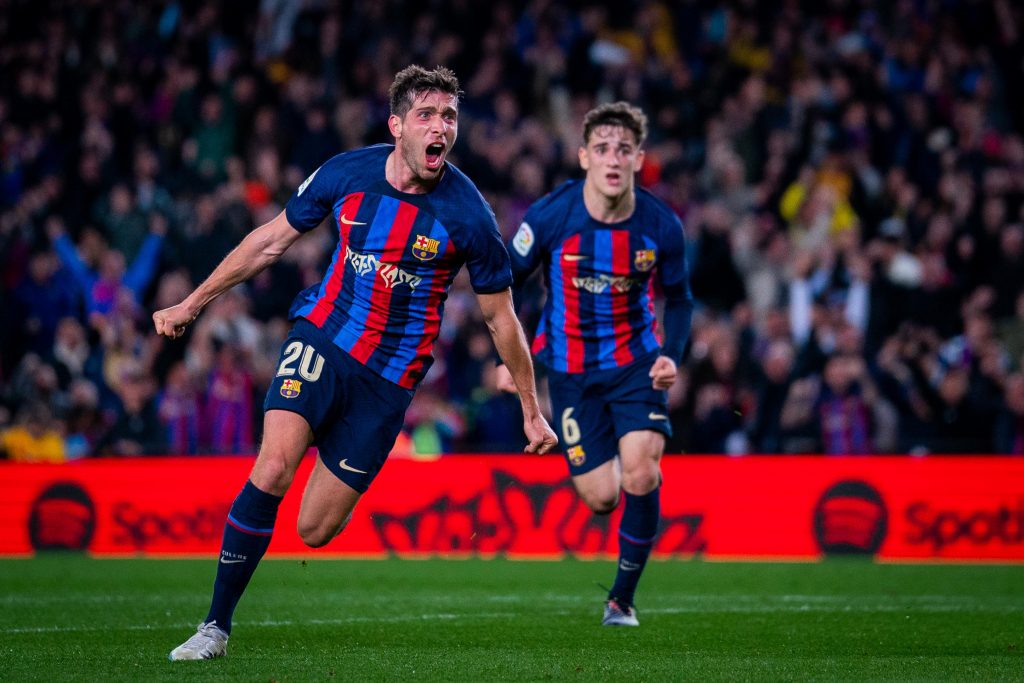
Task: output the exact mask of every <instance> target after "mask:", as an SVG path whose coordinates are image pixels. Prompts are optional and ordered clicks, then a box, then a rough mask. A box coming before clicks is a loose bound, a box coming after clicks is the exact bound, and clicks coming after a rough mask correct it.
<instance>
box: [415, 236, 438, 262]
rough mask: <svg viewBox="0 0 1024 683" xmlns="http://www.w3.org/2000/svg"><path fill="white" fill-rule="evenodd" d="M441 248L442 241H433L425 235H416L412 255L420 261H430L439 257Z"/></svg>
mask: <svg viewBox="0 0 1024 683" xmlns="http://www.w3.org/2000/svg"><path fill="white" fill-rule="evenodd" d="M440 246H441V240H433V239H430V238H429V237H426V236H424V235H416V242H415V244H413V245H412V255H413V256H415V257H416V258H418V259H419V260H420V261H429V260H430V259H432V258H434V257H435V256H437V249H438V247H440Z"/></svg>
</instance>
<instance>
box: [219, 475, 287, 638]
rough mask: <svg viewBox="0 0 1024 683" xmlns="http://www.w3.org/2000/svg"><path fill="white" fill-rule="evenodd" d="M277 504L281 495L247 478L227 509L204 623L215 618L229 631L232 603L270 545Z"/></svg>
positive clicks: (232, 612)
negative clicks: (208, 608) (208, 611)
mask: <svg viewBox="0 0 1024 683" xmlns="http://www.w3.org/2000/svg"><path fill="white" fill-rule="evenodd" d="M280 504H281V497H280V496H274V495H271V494H269V493H266V492H264V491H260V490H259V489H258V488H256V487H255V486H254V485H253V483H252V482H251V481H246V482H245V486H243V487H242V492H241V493H239V494H238V497H237V498H235V502H234V503H232V505H231V511H230V512H228V521H227V524H225V525H224V540H223V541H222V542H221V546H220V560H219V561H218V562H217V578H216V580H215V581H214V582H213V600H212V601H211V603H210V613H209V614H208V615H207V616H206V622H207V623H209V622H211V621H216V622H217V626H218V628H221V629H223V630H224V631H225V632H226V633H231V616H232V614H234V612H235V605H237V604H238V600H239V598H241V597H242V593H243V592H244V591H245V587H246V586H247V585H249V579H251V578H252V575H253V572H255V571H256V566H257V565H258V564H259V563H260V559H261V558H262V557H263V554H264V553H265V552H267V546H268V545H270V536H271V534H272V533H273V531H274V520H275V519H277V506H278V505H280Z"/></svg>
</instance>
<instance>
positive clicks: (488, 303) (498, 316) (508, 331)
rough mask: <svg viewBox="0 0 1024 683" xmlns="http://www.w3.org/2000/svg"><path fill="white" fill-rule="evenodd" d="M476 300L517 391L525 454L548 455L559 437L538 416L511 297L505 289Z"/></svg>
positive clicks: (529, 364)
mask: <svg viewBox="0 0 1024 683" xmlns="http://www.w3.org/2000/svg"><path fill="white" fill-rule="evenodd" d="M476 298H477V301H478V302H479V303H480V310H481V312H483V314H484V320H485V321H486V323H487V329H488V330H490V333H491V338H492V339H494V346H495V347H496V348H497V349H498V355H499V356H501V359H502V360H503V361H504V362H505V365H506V366H507V367H508V370H509V372H510V373H511V374H512V379H513V381H514V382H515V384H516V388H517V389H518V391H519V400H520V402H521V403H522V405H523V431H524V432H526V438H527V439H528V440H529V444H527V446H526V449H525V450H526V452H527V453H547V452H548V451H550V450H551V449H552V448H554V447H555V444H557V443H558V437H556V436H555V433H554V432H553V431H552V430H551V427H550V426H549V425H548V423H547V420H545V419H544V416H543V415H541V412H540V404H539V403H538V402H537V383H536V381H535V380H534V377H533V361H532V360H531V359H530V350H529V347H528V346H527V344H526V335H525V334H523V328H522V326H521V325H520V324H519V319H518V318H516V314H515V311H514V310H513V309H512V293H511V292H510V291H509V290H507V289H506V290H503V291H500V292H496V293H494V294H477V295H476Z"/></svg>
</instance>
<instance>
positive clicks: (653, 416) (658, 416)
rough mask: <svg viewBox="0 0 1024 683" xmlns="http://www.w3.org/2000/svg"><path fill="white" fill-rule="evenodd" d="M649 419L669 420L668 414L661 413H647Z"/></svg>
mask: <svg viewBox="0 0 1024 683" xmlns="http://www.w3.org/2000/svg"><path fill="white" fill-rule="evenodd" d="M647 419H648V420H667V419H668V415H662V414H661V413H647Z"/></svg>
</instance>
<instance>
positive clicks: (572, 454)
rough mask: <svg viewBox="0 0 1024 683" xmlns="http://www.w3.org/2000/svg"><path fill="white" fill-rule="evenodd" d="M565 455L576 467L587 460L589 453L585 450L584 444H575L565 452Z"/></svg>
mask: <svg viewBox="0 0 1024 683" xmlns="http://www.w3.org/2000/svg"><path fill="white" fill-rule="evenodd" d="M565 455H566V457H567V458H569V462H570V463H572V464H573V466H574V467H579V466H580V465H582V464H583V463H585V462H586V461H587V454H586V452H584V450H583V446H573V447H572V448H570V449H569V450H567V451H566V452H565Z"/></svg>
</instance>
